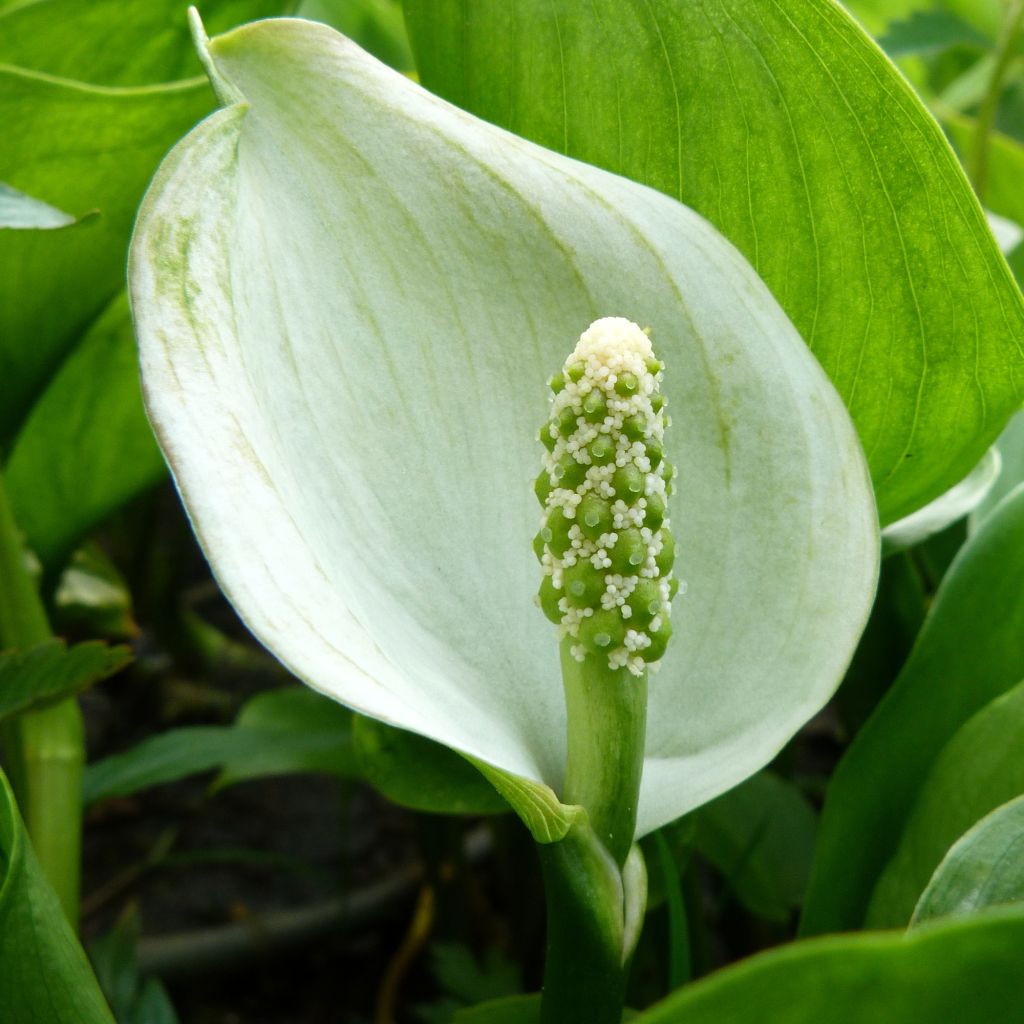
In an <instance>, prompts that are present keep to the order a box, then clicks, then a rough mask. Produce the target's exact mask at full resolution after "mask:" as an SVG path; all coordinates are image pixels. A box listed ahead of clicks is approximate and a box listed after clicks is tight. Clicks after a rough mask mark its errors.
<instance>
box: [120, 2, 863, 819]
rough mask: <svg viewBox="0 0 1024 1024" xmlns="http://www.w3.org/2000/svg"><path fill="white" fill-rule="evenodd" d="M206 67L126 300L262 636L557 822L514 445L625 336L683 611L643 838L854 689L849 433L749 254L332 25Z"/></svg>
mask: <svg viewBox="0 0 1024 1024" xmlns="http://www.w3.org/2000/svg"><path fill="white" fill-rule="evenodd" d="M201 46H202V50H203V55H204V59H205V61H206V64H207V68H208V71H209V74H210V76H211V79H212V80H213V82H214V84H215V86H216V88H217V90H218V93H219V95H220V96H221V98H222V100H223V101H224V102H225V104H226V106H225V108H224V109H222V110H220V111H219V112H217V113H216V114H214V115H213V116H211V117H210V118H208V119H207V120H206V121H205V122H203V123H202V124H201V125H199V126H198V127H197V128H196V129H195V130H194V131H193V132H192V133H191V134H190V135H189V136H188V137H187V138H186V139H185V140H184V141H183V142H181V143H180V144H179V145H178V147H177V148H176V149H175V150H174V151H173V152H172V153H171V154H170V156H169V157H168V158H167V160H166V161H165V163H164V165H163V166H162V168H161V169H160V171H159V172H158V174H157V176H156V178H155V180H154V182H153V184H152V187H151V189H150V192H149V194H148V196H147V198H146V200H145V202H144V204H143V207H142V210H141V213H140V218H139V222H138V225H137V228H136V233H135V238H134V242H133V246H132V253H131V266H130V279H131V298H132V306H133V312H134V315H135V319H136V325H137V331H138V337H139V344H140V353H141V362H142V373H143V383H144V390H145V395H146V401H147V405H148V409H149V414H150V417H151V419H152V423H153V425H154V427H155V429H156V432H157V434H158V436H159V439H160V442H161V444H162V446H163V450H164V452H165V454H166V456H167V459H168V461H169V463H170V465H171V467H172V470H173V473H174V476H175V478H176V481H177V484H178V487H179V489H180V491H181V494H182V497H183V499H184V502H185V505H186V508H187V509H188V512H189V515H190V516H191V518H192V522H193V525H194V527H195V530H196V533H197V535H198V537H199V539H200V542H201V544H202V546H203V548H204V550H205V552H206V555H207V557H208V558H209V561H210V564H211V566H212V568H213V570H214V572H215V574H216V576H217V578H218V579H219V581H220V583H221V585H222V586H223V588H224V590H225V593H226V594H227V595H228V597H229V599H230V600H231V601H232V603H233V604H234V605H235V607H236V608H237V609H238V611H239V613H240V614H241V616H242V617H243V619H244V620H245V621H246V622H247V623H248V625H249V627H250V628H251V629H252V631H253V633H254V634H255V635H256V636H257V637H258V638H259V639H260V640H261V641H262V642H263V643H264V644H265V645H266V646H267V647H268V648H269V649H270V650H271V651H273V652H274V653H275V654H276V655H277V656H278V657H279V658H280V659H281V660H282V661H283V662H284V663H285V664H286V665H287V666H288V667H289V668H290V669H291V670H292V671H293V672H294V673H295V674H296V675H297V676H298V677H299V678H301V679H303V680H305V681H306V682H307V683H308V684H309V685H311V686H313V687H315V688H316V689H318V690H321V691H322V692H324V693H326V694H329V695H330V696H332V697H334V698H336V699H337V700H339V701H342V702H343V703H345V704H348V705H350V706H351V707H353V708H355V709H357V710H359V711H361V712H363V713H365V714H367V715H371V716H374V717H376V718H378V719H381V720H383V721H387V722H390V723H392V724H394V725H397V726H400V727H402V728H405V729H410V730H413V731H415V732H418V733H421V734H423V735H425V736H429V737H432V738H433V739H435V740H438V741H440V742H442V743H445V744H447V745H448V746H450V747H452V748H453V749H455V750H457V751H461V752H463V753H464V754H466V755H469V756H470V757H472V758H474V759H476V760H477V761H478V762H479V763H481V764H482V765H485V766H490V767H491V768H493V769H498V770H500V772H502V773H507V775H509V776H515V777H518V778H520V779H523V780H528V781H530V782H531V783H534V784H538V785H540V786H544V787H548V788H549V789H550V790H551V791H552V792H553V793H554V794H561V793H562V792H563V789H562V787H563V781H564V780H563V772H564V766H565V760H566V711H565V706H564V700H563V695H562V690H561V686H560V685H559V675H560V669H559V650H558V644H557V643H556V642H555V638H554V636H553V635H552V633H553V632H554V630H553V627H552V625H551V623H549V622H547V621H546V620H545V619H544V617H543V616H542V615H541V614H540V613H539V612H538V610H537V608H536V607H535V605H534V595H535V594H536V591H537V583H538V579H539V574H538V565H537V561H536V559H535V556H534V553H533V551H532V546H533V544H532V542H533V538H534V536H535V534H536V532H537V523H538V512H537V506H536V499H535V497H534V494H533V493H532V481H533V480H534V479H535V477H536V475H537V470H538V468H539V458H540V456H541V448H540V446H539V445H538V443H537V425H538V424H540V423H542V422H544V420H545V418H546V413H547V410H546V397H545V389H544V383H543V382H544V381H545V379H546V378H547V377H548V375H549V374H550V373H551V372H552V370H553V369H555V368H557V367H558V366H559V365H561V364H562V362H563V360H564V358H565V354H566V352H567V351H569V350H570V349H571V347H572V345H573V344H574V342H575V341H576V339H577V338H578V337H579V336H580V333H581V332H582V331H583V330H584V329H585V328H586V326H587V325H588V324H590V323H592V322H593V321H595V320H597V319H599V318H601V317H608V316H615V317H623V318H626V319H627V320H629V321H632V322H634V323H636V324H638V325H641V326H643V327H650V328H651V329H652V331H653V337H654V338H655V339H656V342H657V351H658V356H659V358H660V359H661V360H662V362H663V363H664V367H665V368H664V371H663V385H662V386H663V391H664V393H665V395H666V397H667V408H668V409H669V410H670V412H671V416H672V419H673V426H672V429H671V434H672V441H671V444H672V445H673V447H672V449H671V451H670V452H669V453H668V454H669V456H670V458H671V461H672V462H674V463H676V464H677V465H678V468H679V471H678V475H677V479H676V481H675V484H676V486H675V489H674V491H673V493H672V494H671V496H669V498H668V509H667V515H669V516H670V517H671V521H672V529H673V531H674V533H675V536H676V544H677V545H678V550H679V556H678V563H679V565H680V567H681V575H682V576H683V577H684V579H685V581H686V583H687V590H686V593H685V595H682V594H681V595H679V596H678V597H677V598H676V600H675V601H674V602H672V610H671V626H672V627H673V628H674V631H675V634H676V637H675V639H674V640H673V643H672V644H671V645H670V646H669V647H668V649H667V652H666V653H665V656H664V658H663V659H662V660H661V668H660V671H659V672H658V673H657V674H656V675H652V677H651V682H650V697H649V710H648V728H647V738H646V748H645V760H644V765H643V777H642V788H641V791H640V800H639V810H638V824H637V831H638V833H639V834H642V833H644V832H647V831H649V830H651V829H654V828H656V827H658V826H659V825H661V824H663V823H665V822H667V821H669V820H671V819H674V818H676V817H678V816H679V815H681V814H683V813H685V812H687V811H689V810H691V809H692V808H694V807H696V806H698V805H700V804H701V803H703V802H704V801H706V800H708V799H710V798H712V797H714V796H715V795H717V794H719V793H721V792H723V791H724V790H726V789H729V788H730V787H732V786H733V785H735V784H736V783H738V782H740V781H741V780H742V779H743V778H745V777H746V776H747V775H749V774H750V773H751V772H753V771H755V770H756V769H757V768H759V767H760V766H762V765H763V764H764V763H766V762H767V761H768V760H769V759H770V758H771V757H772V756H773V755H774V754H775V753H776V752H777V751H778V750H779V748H780V747H781V746H782V745H783V744H784V743H785V742H786V741H787V739H788V738H789V737H790V736H791V735H792V734H793V732H794V731H795V730H796V729H797V728H798V727H799V726H800V725H801V724H802V723H803V722H804V721H806V720H807V718H808V717H809V716H811V715H812V714H813V713H814V712H815V711H817V710H818V709H819V708H820V707H821V706H822V704H823V703H824V702H825V701H826V700H827V699H828V697H829V696H830V694H831V693H832V691H833V690H834V688H835V686H836V685H837V683H838V680H839V678H840V677H841V674H842V672H843V670H844V668H845V665H846V663H847V661H848V659H849V657H850V655H851V653H852V650H853V647H854V644H855V642H856V639H857V637H858V635H859V633H860V630H861V628H862V626H863V623H864V621H865V618H866V616H867V613H868V609H869V606H870V603H871V599H872V595H873V588H874V583H875V577H876V572H877V559H878V533H877V518H876V513H875V507H874V502H873V498H872V494H871V487H870V483H869V481H868V477H867V473H866V470H865V464H864V460H863V456H862V453H861V450H860V446H859V443H858V440H857V438H856V436H855V434H854V431H853V428H852V426H851V424H850V421H849V418H848V416H847V413H846V410H845V409H844V407H843V405H842V403H841V401H840V399H839V398H838V396H837V395H836V393H835V392H834V390H833V389H832V387H831V385H830V384H829V382H828V380H827V379H826V377H825V375H824V374H823V372H822V371H821V370H820V368H819V367H818V365H817V363H816V362H815V360H814V358H813V356H812V355H811V354H810V352H809V351H808V349H807V347H806V346H805V345H804V343H803V341H802V340H801V339H800V337H799V336H798V335H797V333H796V332H795V330H794V329H793V327H792V326H791V325H790V323H789V322H788V320H787V319H786V317H785V315H784V314H783V313H782V312H781V310H780V309H779V307H778V305H777V304H776V303H775V301H774V299H773V298H772V296H771V295H770V294H769V292H768V291H767V289H766V288H765V287H764V285H763V284H762V283H761V281H760V280H759V279H758V278H757V277H756V275H755V274H754V272H753V271H752V270H751V269H750V267H749V266H748V265H747V264H746V262H745V261H744V260H743V258H742V257H741V256H740V255H739V254H738V253H737V252H736V251H735V250H734V249H733V248H732V247H731V246H730V245H729V244H728V243H727V242H726V241H725V240H724V239H722V238H721V237H720V236H719V235H718V234H717V232H716V231H715V230H714V229H713V228H712V227H710V226H709V225H708V224H707V223H706V222H705V221H703V220H702V219H701V218H700V217H698V216H696V215H695V214H694V213H692V212H691V211H689V210H687V209H686V208H684V207H683V206H681V205H680V204H678V203H677V202H675V201H674V200H672V199H670V198H668V197H666V196H664V195H661V194H659V193H656V192H653V191H651V190H649V189H646V188H644V187H641V186H639V185H636V184H634V183H632V182H629V181H626V180H624V179H621V178H618V177H616V176H613V175H610V174H608V173H605V172H603V171H600V170H597V169H595V168H593V167H590V166H586V165H584V164H581V163H577V162H575V161H573V160H570V159H567V158H564V157H562V156H560V155H557V154H554V153H551V152H548V151H546V150H544V149H541V148H539V147H537V146H535V145H532V144H530V143H528V142H526V141H524V140H522V139H520V138H517V137H515V136H513V135H510V134H508V133H506V132H503V131H501V130H499V129H497V128H495V127H492V126H490V125H487V124H485V123H482V122H480V121H478V120H476V119H474V118H472V117H470V116H468V115H467V114H465V113H463V112H462V111H460V110H458V109H456V108H454V107H452V106H450V105H448V104H446V103H444V102H442V101H441V100H439V99H437V98H435V97H433V96H431V95H430V94H428V93H426V92H425V91H423V90H422V89H421V88H419V87H418V86H417V85H415V84H414V83H412V82H410V81H408V80H407V79H405V78H404V77H402V76H400V75H398V74H395V73H393V72H392V71H390V70H388V69H387V68H385V67H383V66H382V65H381V64H379V63H377V62H376V61H375V60H373V59H372V58H370V57H369V56H368V55H366V54H365V53H363V52H362V51H361V50H359V49H358V48H357V47H356V46H355V45H353V44H352V43H350V42H348V41H347V40H345V39H344V38H342V37H341V36H339V35H337V34H336V33H334V32H332V31H330V30H329V29H326V28H324V27H323V26H319V25H315V24H312V23H307V22H303V21H293V20H276V21H264V22H258V23H255V24H253V25H249V26H245V27H243V28H240V29H237V30H235V31H233V32H231V33H229V34H227V35H224V36H221V37H219V38H217V39H214V40H213V41H212V42H208V41H206V40H203V39H201ZM627 658H628V655H627ZM544 792H546V790H544Z"/></svg>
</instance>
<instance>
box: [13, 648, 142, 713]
mask: <svg viewBox="0 0 1024 1024" xmlns="http://www.w3.org/2000/svg"><path fill="white" fill-rule="evenodd" d="M131 660H132V652H131V651H130V650H129V649H128V648H127V647H108V646H107V645H106V644H104V643H101V642H100V641H98V640H88V641H86V642H85V643H81V644H75V646H74V647H68V646H67V645H66V644H65V643H64V641H63V640H47V641H45V642H44V643H41V644H39V645H38V646H36V647H32V648H31V649H29V650H27V651H3V652H0V719H3V718H7V717H8V716H10V715H17V714H21V713H22V712H23V711H29V710H32V709H34V708H39V707H42V706H44V705H47V704H52V703H54V702H55V701H58V700H61V699H63V698H65V697H71V696H73V695H74V694H76V693H78V692H80V691H81V690H84V689H86V688H87V687H89V686H92V685H93V683H98V682H99V681H100V680H101V679H106V678H107V677H108V676H112V675H113V674H114V673H115V672H119V671H120V670H121V669H122V668H124V667H125V665H127V664H128V663H129V662H130V661H131Z"/></svg>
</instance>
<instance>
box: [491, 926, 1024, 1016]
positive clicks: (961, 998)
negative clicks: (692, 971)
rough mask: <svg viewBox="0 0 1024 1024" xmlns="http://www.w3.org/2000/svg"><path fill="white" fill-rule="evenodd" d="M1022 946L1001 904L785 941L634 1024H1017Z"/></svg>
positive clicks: (1021, 934) (1022, 933)
mask: <svg viewBox="0 0 1024 1024" xmlns="http://www.w3.org/2000/svg"><path fill="white" fill-rule="evenodd" d="M1022 945H1024V910H1006V909H1001V910H996V911H989V912H988V913H987V914H985V915H982V916H979V917H975V918H966V919H960V920H954V921H949V922H936V923H935V924H932V925H929V926H928V927H926V928H920V929H915V930H914V931H912V932H910V933H909V935H904V934H903V933H897V934H884V933H882V934H869V935H837V936H829V937H828V938H823V939H813V940H810V941H807V942H796V943H791V944H789V945H786V946H782V947H781V948H779V949H775V950H772V951H771V952H768V953H762V954H761V955H759V956H754V957H751V958H750V959H748V960H744V961H742V962H741V963H739V964H737V965H736V966H734V967H729V968H726V969H725V970H721V971H718V972H716V973H715V974H712V975H711V976H710V977H708V978H706V979H704V980H703V981H699V982H697V983H696V984H695V985H690V986H687V987H686V988H684V989H683V990H682V991H680V992H676V993H675V994H673V995H670V996H669V997H668V998H667V999H665V1000H664V1001H663V1002H661V1003H658V1004H657V1005H656V1006H654V1007H653V1008H651V1009H650V1010H648V1011H647V1012H646V1013H642V1014H640V1016H639V1017H637V1019H636V1024H724V1022H726V1021H728V1022H729V1024H734V1022H735V1024H745V1022H750V1024H755V1022H756V1024H824V1022H826V1021H827V1022H828V1024H875V1022H881V1021H884V1022H885V1024H924V1022H925V1021H927V1022H938V1021H971V1022H972V1024H973V1022H977V1024H981V1022H984V1024H1014V1022H1016V1021H1019V1020H1020V993H1021V974H1020V950H1021V948H1022ZM481 1024H490V1022H489V1021H487V1018H482V1019H481Z"/></svg>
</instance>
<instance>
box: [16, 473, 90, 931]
mask: <svg viewBox="0 0 1024 1024" xmlns="http://www.w3.org/2000/svg"><path fill="white" fill-rule="evenodd" d="M0 581H2V585H0V650H3V649H21V650H26V649H28V648H30V647H34V646H35V645H36V644H39V643H42V642H43V641H44V640H47V639H48V638H49V637H50V635H51V633H50V625H49V622H48V621H47V618H46V611H45V609H44V608H43V603H42V600H41V599H40V597H39V592H38V591H37V589H36V586H35V584H34V582H33V580H32V577H31V575H30V573H29V571H28V568H27V566H26V564H25V552H24V549H23V547H22V544H21V540H20V538H19V535H18V530H17V527H16V525H15V522H14V517H13V515H12V514H11V508H10V504H9V503H8V501H7V493H6V490H5V489H4V486H3V480H2V478H0ZM4 741H5V747H6V750H7V755H8V761H9V762H10V764H9V768H10V775H11V782H12V784H13V786H14V790H15V793H16V795H17V798H18V803H19V805H20V807H21V812H22V816H23V817H24V819H25V824H26V826H27V828H28V832H29V836H30V837H31V839H32V845H33V847H34V849H35V852H36V856H37V857H38V859H39V862H40V864H41V865H42V867H43V871H44V873H45V874H46V876H47V878H48V879H49V881H50V884H51V885H52V886H53V888H54V890H55V891H56V893H57V896H58V897H59V898H60V901H61V904H62V905H63V907H64V912H65V914H67V917H68V920H69V921H71V923H72V926H75V925H76V924H77V921H78V887H79V873H80V855H81V816H82V796H81V794H82V772H83V769H84V764H85V738H84V730H83V726H82V715H81V711H80V710H79V708H78V703H77V701H75V700H74V699H71V700H66V701H62V702H61V703H60V704H56V705H54V706H53V707H50V708H46V709H45V710H43V711H34V712H30V713H28V714H24V715H21V716H19V717H18V718H16V719H15V720H14V721H13V722H10V723H8V724H7V725H6V727H5V729H4Z"/></svg>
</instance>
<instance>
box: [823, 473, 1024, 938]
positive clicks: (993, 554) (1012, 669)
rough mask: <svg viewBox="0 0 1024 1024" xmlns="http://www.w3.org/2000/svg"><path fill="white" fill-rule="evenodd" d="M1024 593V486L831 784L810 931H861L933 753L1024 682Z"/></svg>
mask: <svg viewBox="0 0 1024 1024" xmlns="http://www.w3.org/2000/svg"><path fill="white" fill-rule="evenodd" d="M1022 592H1024V488H1021V489H1018V491H1016V492H1015V493H1014V495H1012V496H1011V497H1009V498H1006V499H1005V500H1004V501H1003V502H1002V503H1001V504H1000V506H999V507H998V508H997V510H996V511H995V512H994V513H993V514H992V515H991V516H990V517H989V518H988V519H987V520H985V522H984V524H983V526H982V528H981V529H980V530H979V531H978V533H976V534H975V535H974V536H973V537H972V538H971V539H970V542H969V543H968V544H967V545H966V546H965V547H964V548H963V549H962V550H961V551H960V554H959V555H958V556H957V558H956V560H955V561H954V563H953V565H952V566H951V567H950V569H949V571H948V572H947V573H946V576H945V577H944V579H943V582H942V586H941V587H940V589H939V591H938V594H937V595H936V598H935V602H934V604H933V605H932V608H931V611H930V613H929V616H928V618H927V620H926V621H925V625H924V628H923V629H922V630H921V634H920V636H919V637H918V640H917V643H916V645H915V646H914V649H913V651H912V652H911V655H910V658H909V659H908V660H907V663H906V665H905V666H904V668H903V671H902V672H901V673H900V676H899V678H898V679H897V680H896V682H895V683H894V684H893V687H892V689H891V690H890V691H889V693H888V694H887V695H886V697H885V699H884V700H883V701H882V703H881V704H880V705H879V707H878V709H877V710H876V711H875V713H874V715H873V716H872V717H871V719H869V721H868V722H867V724H866V725H865V726H864V728H863V729H862V730H861V731H860V732H859V733H858V735H857V738H856V739H855V740H854V742H853V744H852V745H851V746H850V748H849V750H848V751H847V753H846V755H845V756H844V758H843V760H842V761H841V762H840V764H839V767H838V769H837V770H836V773H835V775H834V776H833V778H832V782H831V784H830V786H829V790H828V797H827V799H826V801H825V809H824V813H823V816H822V819H821V823H820V826H819V830H818V850H817V853H816V858H815V866H814V871H813V873H812V876H811V884H810V888H809V890H808V896H807V904H806V907H805V912H804V922H803V927H804V929H805V930H806V931H808V932H823V931H838V930H842V929H849V928H855V927H857V926H858V925H859V924H861V922H862V921H863V917H864V913H865V909H866V906H867V902H868V899H869V897H870V893H871V890H872V888H873V887H874V885H875V882H876V881H877V878H878V876H879V874H880V873H881V871H882V870H883V868H884V866H885V864H886V862H887V861H888V860H889V859H890V857H892V855H893V853H894V852H895V850H896V846H897V844H898V842H899V839H900V836H901V834H902V831H903V826H904V824H905V822H906V819H907V816H908V815H909V814H910V812H911V809H912V808H913V806H914V804H915V802H916V801H917V799H918V796H919V793H920V791H921V787H922V785H923V784H924V781H925V779H926V778H927V775H928V772H929V770H930V769H931V766H932V763H933V762H934V760H935V758H936V757H937V756H938V755H939V752H940V751H941V750H942V748H943V747H944V746H945V745H946V743H947V742H948V741H949V740H950V739H951V738H952V736H953V734H954V733H955V732H956V731H957V730H958V729H959V728H960V726H961V725H963V724H964V723H965V722H966V721H967V720H968V719H969V718H970V717H971V716H972V715H973V714H974V713H975V712H976V711H978V710H979V709H980V708H982V707H984V705H985V704H987V703H988V702H989V701H991V700H993V699H994V698H996V697H998V696H999V695H1000V694H1002V693H1004V692H1006V691H1007V690H1009V689H1010V688H1011V687H1013V686H1015V685H1016V684H1017V683H1018V681H1019V680H1020V679H1021V678H1022V676H1024V644H1021V637H1022V636H1024V600H1022V599H1021V594H1022ZM972 820H973V819H972ZM967 824H970V822H968V823H967ZM954 838H955V837H954Z"/></svg>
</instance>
